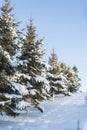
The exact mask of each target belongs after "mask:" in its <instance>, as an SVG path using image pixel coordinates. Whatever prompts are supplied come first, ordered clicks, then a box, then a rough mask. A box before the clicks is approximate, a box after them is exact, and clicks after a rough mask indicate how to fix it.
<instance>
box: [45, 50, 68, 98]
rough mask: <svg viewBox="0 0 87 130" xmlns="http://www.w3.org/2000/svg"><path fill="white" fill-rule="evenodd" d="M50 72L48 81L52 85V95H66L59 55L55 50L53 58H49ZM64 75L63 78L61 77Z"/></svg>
mask: <svg viewBox="0 0 87 130" xmlns="http://www.w3.org/2000/svg"><path fill="white" fill-rule="evenodd" d="M49 65H50V67H49V70H48V73H47V79H48V80H49V83H50V94H51V95H52V96H53V95H54V94H60V93H62V94H66V87H65V84H64V81H63V78H64V77H63V75H62V71H61V66H60V65H61V64H60V62H59V61H58V58H57V55H56V53H55V51H54V49H53V52H52V53H51V57H50V58H49ZM61 75H62V76H61Z"/></svg>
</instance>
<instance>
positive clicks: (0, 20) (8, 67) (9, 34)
mask: <svg viewBox="0 0 87 130" xmlns="http://www.w3.org/2000/svg"><path fill="white" fill-rule="evenodd" d="M4 2H5V3H4V5H3V6H2V7H1V16H0V105H1V106H0V112H6V114H10V115H16V114H17V113H15V112H14V110H13V109H12V107H13V103H12V102H11V101H12V100H13V96H11V98H10V95H12V94H15V95H18V94H19V92H18V91H17V89H16V88H15V87H14V86H13V84H12V82H11V78H12V76H13V75H14V72H15V70H14V68H13V66H12V63H11V62H12V56H13V55H14V54H15V53H16V49H17V47H18V45H17V38H18V34H17V30H16V27H17V23H16V22H15V20H14V17H13V15H12V14H11V11H12V10H13V7H10V0H4ZM6 95H8V97H7V96H6ZM9 100H10V102H9ZM3 104H4V105H3Z"/></svg>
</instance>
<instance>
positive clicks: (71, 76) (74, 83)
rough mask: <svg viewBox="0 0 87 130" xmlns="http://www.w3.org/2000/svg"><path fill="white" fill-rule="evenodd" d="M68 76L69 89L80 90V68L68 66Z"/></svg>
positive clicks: (72, 90) (71, 90) (70, 90)
mask: <svg viewBox="0 0 87 130" xmlns="http://www.w3.org/2000/svg"><path fill="white" fill-rule="evenodd" d="M65 75H66V78H67V80H68V84H67V86H68V91H69V92H71V93H73V92H76V91H78V89H79V87H80V85H81V84H80V81H81V79H80V78H79V76H78V69H77V67H76V66H74V67H73V68H70V67H67V70H66V73H65Z"/></svg>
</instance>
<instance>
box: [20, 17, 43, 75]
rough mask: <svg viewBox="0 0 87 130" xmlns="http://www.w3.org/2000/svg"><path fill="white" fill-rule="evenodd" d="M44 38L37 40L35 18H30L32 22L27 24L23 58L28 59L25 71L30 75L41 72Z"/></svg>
mask: <svg viewBox="0 0 87 130" xmlns="http://www.w3.org/2000/svg"><path fill="white" fill-rule="evenodd" d="M41 41H42V40H41V39H40V40H37V35H36V28H35V27H34V26H33V20H32V19H30V24H29V26H27V34H26V36H25V39H24V45H23V49H22V56H21V59H22V60H25V62H26V61H27V66H26V67H24V72H26V73H29V75H30V76H35V75H38V74H41V69H42V65H41V61H40V60H41V58H42V56H43V51H41V46H42V42H41Z"/></svg>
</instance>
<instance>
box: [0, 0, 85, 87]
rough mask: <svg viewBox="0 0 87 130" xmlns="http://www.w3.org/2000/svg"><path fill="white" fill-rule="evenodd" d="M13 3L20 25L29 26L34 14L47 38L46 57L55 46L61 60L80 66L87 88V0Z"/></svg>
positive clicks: (40, 32)
mask: <svg viewBox="0 0 87 130" xmlns="http://www.w3.org/2000/svg"><path fill="white" fill-rule="evenodd" d="M2 3H3V0H1V2H0V5H2ZM12 5H15V8H14V12H15V18H16V20H17V21H21V25H20V28H26V26H27V25H28V24H29V18H30V17H32V18H33V19H34V25H35V26H36V27H37V34H38V37H40V38H44V42H45V44H44V48H45V49H46V54H45V55H44V59H45V60H48V57H49V56H50V54H51V52H52V49H53V48H54V49H55V52H56V54H57V56H58V59H59V61H61V62H62V61H63V62H65V63H66V64H67V65H69V66H71V67H72V66H74V65H76V66H77V68H78V70H79V77H80V78H81V80H82V81H81V82H82V87H83V88H84V89H86V90H87V60H86V57H87V1H86V0H12Z"/></svg>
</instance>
